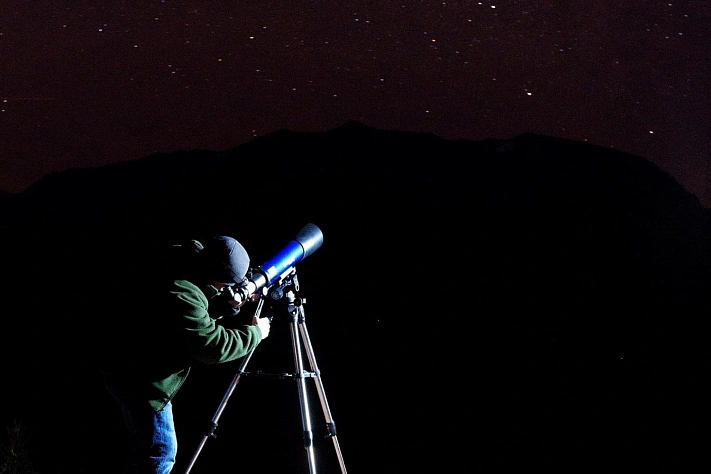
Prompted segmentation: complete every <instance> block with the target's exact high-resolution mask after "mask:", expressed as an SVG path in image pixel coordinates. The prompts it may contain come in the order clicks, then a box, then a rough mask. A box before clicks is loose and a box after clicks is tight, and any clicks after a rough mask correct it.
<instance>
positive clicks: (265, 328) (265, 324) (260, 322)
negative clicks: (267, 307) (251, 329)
mask: <svg viewBox="0 0 711 474" xmlns="http://www.w3.org/2000/svg"><path fill="white" fill-rule="evenodd" d="M252 324H253V325H255V326H257V327H259V330H260V331H262V339H264V338H266V337H267V336H268V335H269V328H270V327H271V323H270V322H269V318H258V317H256V316H254V317H253V318H252Z"/></svg>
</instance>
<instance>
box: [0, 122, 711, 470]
mask: <svg viewBox="0 0 711 474" xmlns="http://www.w3.org/2000/svg"><path fill="white" fill-rule="evenodd" d="M0 204H2V210H3V226H4V229H3V232H2V242H3V246H2V248H3V256H2V259H3V262H5V263H4V265H3V272H2V278H3V284H4V285H3V287H4V288H5V289H6V295H5V296H6V297H5V302H6V303H5V304H6V309H5V311H4V318H5V325H4V326H5V330H4V331H3V337H2V350H3V359H4V360H5V361H6V364H5V365H6V368H5V380H6V383H5V384H3V385H4V387H3V388H2V392H1V393H2V396H3V400H4V401H5V402H4V403H3V404H2V405H3V410H2V421H3V422H4V423H6V425H7V426H10V425H12V423H13V420H16V419H19V420H21V421H22V422H23V423H24V424H23V426H25V428H24V429H25V430H26V431H27V433H28V436H29V438H27V441H26V442H27V446H28V448H27V449H28V450H30V451H29V453H30V454H28V456H29V457H30V458H31V459H32V460H33V462H35V464H36V465H39V466H43V464H46V466H43V467H42V470H41V471H40V472H47V473H50V472H66V471H67V470H69V471H71V472H75V473H80V472H87V473H89V472H91V473H94V472H96V470H95V465H96V464H98V463H99V462H101V463H102V465H103V464H104V463H105V459H106V457H107V456H112V457H115V456H118V455H119V454H120V443H121V437H120V429H121V427H120V425H119V421H118V419H117V417H118V414H117V413H116V411H115V408H114V407H113V405H112V404H111V402H110V401H109V400H108V398H107V396H106V394H105V393H104V391H103V387H102V386H101V383H100V381H99V378H98V374H97V373H96V371H95V366H94V365H95V364H94V361H93V359H92V353H91V347H92V344H101V341H102V340H103V339H104V338H110V337H111V336H112V324H117V322H116V321H114V320H113V319H110V318H108V316H107V315H109V314H111V313H112V311H111V310H112V308H114V307H115V306H116V305H117V304H118V303H119V302H121V301H125V300H126V299H128V298H131V296H132V292H131V285H132V284H137V282H138V281H139V280H140V275H141V274H142V272H143V271H144V270H142V268H144V266H145V265H148V264H150V263H152V262H154V261H156V259H157V258H158V256H159V255H160V251H161V248H163V247H164V246H165V245H166V243H170V242H175V241H178V240H182V239H185V238H197V239H198V240H199V239H200V238H202V237H205V236H208V235H211V234H226V235H232V236H234V237H236V238H238V239H239V240H240V241H241V242H242V243H243V244H244V245H245V247H246V248H247V249H248V250H249V251H250V254H251V256H252V263H253V264H254V265H258V264H260V263H262V262H264V261H265V260H267V259H268V258H270V257H271V256H273V255H274V252H276V251H278V250H280V249H281V248H282V247H283V245H284V244H286V243H287V242H288V241H289V240H291V239H292V238H293V237H294V236H295V235H296V233H297V232H298V230H299V229H301V227H302V226H304V225H305V224H307V223H314V224H316V225H318V226H319V228H321V230H322V231H323V234H324V244H323V246H322V247H321V248H320V249H318V251H316V252H315V253H314V254H313V255H312V256H310V257H309V258H308V259H307V260H305V261H303V262H300V263H299V265H298V272H299V280H300V283H301V293H302V295H301V296H303V297H305V298H306V299H307V301H308V304H307V314H308V319H307V321H308V325H309V330H310V332H311V339H312V341H313V345H314V350H315V353H316V357H317V358H318V362H319V368H320V370H321V373H322V375H323V380H324V384H325V389H326V392H327V395H328V398H329V402H330V405H331V410H332V412H333V416H334V419H335V421H336V423H337V425H338V437H339V441H340V444H341V447H342V449H343V455H344V460H345V463H346V466H348V468H349V470H351V472H352V473H359V472H368V473H386V472H387V473H392V472H403V473H404V472H415V471H417V472H420V471H423V470H428V469H437V472H460V471H461V470H462V466H465V468H464V469H465V470H467V471H469V472H482V473H483V472H487V473H509V472H518V471H520V470H522V469H526V470H531V469H538V470H545V471H547V472H561V473H562V472H566V473H567V472H630V471H640V470H645V471H646V472H658V473H661V472H688V471H685V469H684V463H690V465H692V463H695V464H696V465H697V466H700V465H701V464H699V463H703V466H704V467H708V461H707V460H705V459H704V457H703V456H702V455H703V453H705V450H706V444H707V443H708V436H707V435H706V434H705V432H706V431H707V426H708V425H709V421H711V419H709V408H708V407H709V406H711V405H710V404H709V379H708V363H709V358H708V349H707V348H708V341H707V335H708V334H709V327H708V326H709V325H708V322H707V319H708V318H707V313H708V288H709V283H711V252H710V250H711V225H710V224H711V212H710V210H709V209H705V208H703V207H702V206H701V205H700V203H699V201H698V200H697V199H696V198H695V197H694V196H693V195H691V194H690V193H688V192H687V191H686V190H685V189H683V187H681V186H680V185H679V184H678V183H677V182H676V181H675V180H674V179H673V178H671V177H670V176H669V175H668V174H666V173H664V172H662V171H661V170H660V169H658V168H657V167H656V166H654V165H653V164H651V163H650V162H649V161H647V160H645V159H644V158H641V157H638V156H633V155H629V154H625V153H621V152H618V151H611V150H608V149H604V148H600V147H596V146H591V145H589V144H583V143H578V142H573V141H569V140H562V139H558V138H553V137H547V136H540V135H532V134H529V135H522V136H519V137H515V138H513V139H510V140H484V141H481V142H472V141H466V140H444V139H441V138H439V137H437V136H435V135H432V134H426V133H410V132H399V131H387V130H378V129H373V128H369V127H366V126H363V125H362V124H359V123H348V124H345V125H344V126H342V127H339V128H336V129H334V130H331V131H328V132H320V133H295V132H290V131H279V132H275V133H272V134H270V135H268V136H265V137H261V138H258V139H255V140H253V141H251V142H249V143H246V144H244V145H241V146H238V147H236V148H234V149H232V150H228V151H223V152H214V151H207V150H193V151H181V152H176V153H172V154H162V155H153V156H149V157H146V158H144V159H141V160H136V161H129V162H123V163H118V164H115V165H109V166H102V167H97V168H90V169H74V170H69V171H65V172H61V173H53V174H50V175H48V176H46V177H45V178H44V179H42V180H40V181H39V182H37V183H36V184H35V185H33V186H31V187H30V188H29V189H27V190H26V191H25V192H23V193H18V194H16V195H13V196H10V197H9V198H8V199H6V200H4V201H2V202H1V203H0ZM285 335H286V337H285ZM289 344H290V342H289V341H288V325H287V324H282V325H280V323H279V321H278V320H277V321H276V322H275V323H274V327H273V336H270V338H269V339H267V340H266V341H265V344H263V345H262V346H260V348H258V350H257V352H256V353H255V358H254V360H253V362H252V363H253V364H254V365H255V368H269V369H272V368H280V367H282V366H285V367H286V369H285V370H287V371H289V370H293V360H292V353H291V347H290V346H289ZM235 370H236V366H230V365H227V366H219V367H210V368H201V369H200V370H197V371H195V372H194V374H191V376H190V377H191V378H190V379H188V383H187V384H186V386H185V387H184V388H183V389H182V390H181V393H180V394H179V395H178V399H176V404H175V410H176V418H178V421H177V424H178V430H179V437H180V439H181V448H180V449H181V452H180V456H181V457H182V459H181V460H180V462H182V463H183V464H184V463H185V462H186V461H187V460H188V459H189V456H190V455H191V454H192V450H193V449H195V447H196V445H197V442H198V440H199V439H200V437H201V436H202V435H203V434H204V433H205V430H206V428H207V424H208V422H209V420H210V418H211V417H212V415H213V412H214V410H215V409H216V408H217V405H218V403H219V402H220V400H221V397H222V395H223V391H224V390H225V389H226V388H227V385H228V384H229V382H230V380H231V379H232V376H233V375H234V373H235V372H234V371H235ZM298 403H299V401H298V398H297V392H296V387H295V386H294V385H292V383H291V382H290V381H262V380H260V379H251V378H247V379H246V380H243V381H242V382H240V386H239V387H238V388H237V390H236V392H235V394H234V395H233V396H232V399H231V401H230V405H228V409H227V410H226V413H225V414H224V415H223V418H222V420H221V423H220V427H219V429H218V430H217V433H218V437H217V439H214V440H212V439H211V440H209V441H208V443H207V445H206V448H205V449H204V450H203V453H202V454H201V457H200V458H199V459H198V461H197V464H196V466H195V468H194V469H193V471H192V472H193V473H195V474H199V473H207V472H220V471H224V470H225V468H226V466H234V468H235V470H236V469H238V468H243V469H246V470H249V469H254V468H257V467H258V466H262V467H263V468H264V470H265V471H267V472H272V473H277V472H307V466H306V464H305V455H304V449H303V442H302V440H301V421H300V418H299V405H298ZM243 408H246V412H244V411H242V409H243ZM311 414H312V418H313V421H314V426H315V428H314V429H315V431H316V432H317V435H321V436H323V435H324V433H323V428H322V426H321V425H322V420H323V417H322V412H321V409H320V406H319V404H318V401H317V400H316V399H313V400H312V406H311ZM12 426H14V425H12ZM11 431H12V430H11ZM9 432H10V431H8V433H9ZM10 439H12V436H11V437H10ZM107 440H111V442H109V441H107ZM316 450H317V452H318V456H319V462H320V463H322V466H321V467H322V470H323V472H338V465H337V464H336V463H335V461H334V459H333V456H332V451H333V448H332V445H331V444H330V441H329V440H322V439H320V438H319V439H318V441H317V444H316ZM102 460H103V461H102ZM243 463H246V464H245V466H244V467H240V466H241V465H242V464H243ZM114 464H115V466H114V465H112V466H107V467H106V471H104V472H107V473H111V472H118V471H117V470H110V469H117V466H118V462H116V463H114ZM183 468H184V466H183ZM53 469H54V470H53ZM38 471H39V468H38ZM176 472H181V471H180V468H179V467H176Z"/></svg>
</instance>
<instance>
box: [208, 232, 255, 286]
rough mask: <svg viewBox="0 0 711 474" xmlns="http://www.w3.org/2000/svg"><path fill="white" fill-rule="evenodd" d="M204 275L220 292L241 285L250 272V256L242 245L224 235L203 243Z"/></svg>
mask: <svg viewBox="0 0 711 474" xmlns="http://www.w3.org/2000/svg"><path fill="white" fill-rule="evenodd" d="M202 244H203V249H202V251H201V252H200V260H201V263H202V268H203V274H204V276H205V278H206V279H207V280H208V282H209V283H211V284H212V285H214V286H215V287H216V288H217V289H218V290H221V289H222V288H224V287H225V286H232V285H236V284H239V283H241V282H242V281H243V280H244V278H245V276H246V274H247V271H248V270H249V255H248V254H247V251H246V250H245V249H244V247H243V246H242V244H240V243H239V242H238V241H237V240H235V239H233V238H232V237H227V236H224V235H221V236H218V237H212V238H210V239H208V240H205V241H203V242H202Z"/></svg>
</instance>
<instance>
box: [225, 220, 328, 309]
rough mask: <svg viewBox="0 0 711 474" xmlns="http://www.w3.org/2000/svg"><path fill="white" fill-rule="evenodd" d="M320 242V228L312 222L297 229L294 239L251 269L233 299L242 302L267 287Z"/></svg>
mask: <svg viewBox="0 0 711 474" xmlns="http://www.w3.org/2000/svg"><path fill="white" fill-rule="evenodd" d="M322 243H323V234H322V233H321V229H319V228H318V227H316V226H315V225H314V224H307V225H306V226H305V227H304V228H302V229H301V231H299V233H298V234H297V235H296V238H295V239H294V240H292V241H291V242H289V243H288V244H287V245H286V246H285V247H284V248H283V249H282V250H281V251H280V252H279V253H277V254H276V255H275V256H274V257H272V258H271V259H269V260H267V261H266V262H264V264H262V265H260V266H259V267H257V268H256V270H255V271H253V273H252V277H251V278H250V279H249V280H247V282H246V283H245V284H244V285H242V286H241V287H240V288H237V289H236V291H235V292H234V300H235V301H236V302H238V303H242V302H244V301H246V300H247V299H249V298H250V297H251V296H252V295H253V294H254V293H256V292H257V291H259V290H261V289H262V288H264V287H267V288H268V287H269V286H271V285H272V284H273V283H274V279H275V278H278V277H279V276H281V275H283V274H284V273H285V272H286V271H288V270H289V269H291V268H292V267H293V266H295V265H296V264H297V263H299V262H300V261H301V260H303V259H305V258H306V257H308V256H309V255H311V254H312V253H314V252H315V251H316V250H317V249H318V248H319V247H321V244H322Z"/></svg>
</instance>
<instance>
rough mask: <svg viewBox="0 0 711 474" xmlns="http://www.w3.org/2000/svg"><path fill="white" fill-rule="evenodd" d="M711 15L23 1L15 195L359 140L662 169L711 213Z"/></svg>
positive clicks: (556, 0)
mask: <svg viewBox="0 0 711 474" xmlns="http://www.w3.org/2000/svg"><path fill="white" fill-rule="evenodd" d="M710 79H711V2H708V1H705V0H704V1H688V0H687V1H673V0H667V1H651V0H647V1H645V0H637V1H619V0H615V1H612V0H596V1H591V0H568V1H564V0H542V1H533V0H508V1H496V0H489V1H430V0H400V1H389V0H368V1H366V0H352V1H307V0H302V1H294V0H291V1H236V0H230V1H225V0H210V1H206V0H200V1H196V0H193V1H179V0H143V1H140V2H138V1H131V0H122V1H115V0H106V1H103V2H95V1H88V0H72V1H67V0H54V1H25V0H5V1H3V2H2V4H1V5H0V189H4V190H6V191H10V192H18V191H21V190H22V189H25V188H26V187H27V186H28V185H30V184H31V183H33V182H35V181H37V180H38V179H40V178H41V177H42V176H44V175H45V174H47V173H50V172H52V171H58V170H63V169H67V168H74V167H88V166H96V165H103V164H108V163H113V162H118V161H125V160H134V159H138V158H141V157H144V156H148V155H150V154H153V153H158V152H161V153H169V152H173V151H177V150H186V149H209V150H225V149H229V148H233V147H235V146H237V145H239V144H241V143H244V142H247V141H249V140H251V139H252V138H253V137H256V136H261V135H265V134H267V133H270V132H272V131H275V130H279V129H289V130H293V131H321V130H329V129H332V128H335V127H337V126H339V125H342V124H343V123H345V122H347V121H350V120H357V121H361V122H363V123H365V124H367V125H370V126H373V127H378V128H383V129H390V130H408V131H418V132H432V133H435V134H437V135H439V136H441V137H443V138H451V139H455V138H465V139H471V140H483V139H486V138H496V139H505V138H511V137H514V136H516V135H518V134H521V133H527V132H532V133H541V134H546V135H551V136H556V137H562V138H570V139H574V140H580V141H586V142H589V143H592V144H596V145H601V146H605V147H610V148H615V149H618V150H622V151H626V152H630V153H634V154H637V155H640V156H642V157H644V158H647V159H649V160H650V161H652V162H653V163H655V164H656V165H657V166H659V167H660V168H661V169H663V170H664V171H666V172H667V173H669V174H670V175H672V176H673V177H674V178H676V179H677V181H679V182H680V183H681V184H682V185H683V186H684V187H685V188H686V189H687V190H688V191H690V192H692V193H693V194H695V195H696V196H697V197H698V198H699V200H700V201H701V203H702V204H703V205H704V206H705V207H711V117H709V111H711V94H710V88H711V80H710Z"/></svg>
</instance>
